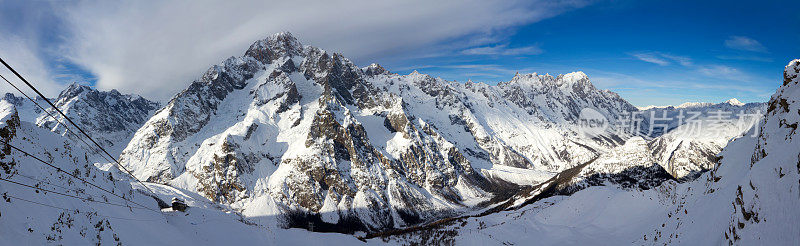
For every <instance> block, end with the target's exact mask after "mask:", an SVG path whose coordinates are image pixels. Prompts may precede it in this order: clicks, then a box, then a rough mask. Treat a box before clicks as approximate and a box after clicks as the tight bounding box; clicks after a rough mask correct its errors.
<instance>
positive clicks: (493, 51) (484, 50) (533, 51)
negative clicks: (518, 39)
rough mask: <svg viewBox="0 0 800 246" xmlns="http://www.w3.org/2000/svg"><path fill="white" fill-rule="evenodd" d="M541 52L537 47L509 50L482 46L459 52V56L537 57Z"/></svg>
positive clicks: (503, 47) (502, 46) (506, 46)
mask: <svg viewBox="0 0 800 246" xmlns="http://www.w3.org/2000/svg"><path fill="white" fill-rule="evenodd" d="M542 52H544V51H543V50H542V49H541V48H539V46H537V45H532V46H525V47H517V48H509V47H508V45H495V46H484V47H475V48H470V49H466V50H463V51H461V54H465V55H506V56H518V55H538V54H541V53H542Z"/></svg>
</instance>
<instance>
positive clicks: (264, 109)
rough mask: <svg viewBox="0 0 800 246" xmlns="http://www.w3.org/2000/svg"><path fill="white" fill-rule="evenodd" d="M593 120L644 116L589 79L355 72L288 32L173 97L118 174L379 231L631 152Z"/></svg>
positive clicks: (303, 218)
mask: <svg viewBox="0 0 800 246" xmlns="http://www.w3.org/2000/svg"><path fill="white" fill-rule="evenodd" d="M583 108H592V109H595V110H597V111H598V112H600V113H601V114H603V115H604V116H606V117H607V118H608V119H617V118H619V115H622V114H624V113H626V112H629V111H634V110H636V109H635V108H634V107H633V106H632V105H630V104H629V103H627V102H626V101H625V100H623V99H622V98H620V97H619V96H618V95H617V94H615V93H613V92H609V91H605V90H598V89H596V88H595V87H594V86H593V85H592V84H591V83H590V82H589V79H588V78H587V76H586V75H585V74H583V73H581V72H576V73H570V74H566V75H559V76H555V77H554V76H550V75H537V74H527V75H518V76H515V77H514V79H512V80H511V81H509V82H504V83H500V84H498V85H496V86H490V85H487V84H483V83H471V82H468V83H457V82H451V81H445V80H442V79H439V78H433V77H430V76H428V75H423V74H420V73H417V72H414V73H411V74H408V75H398V74H393V73H390V72H388V71H386V70H385V69H383V68H382V67H380V66H379V65H376V64H373V65H371V66H368V67H365V68H359V67H357V66H355V65H354V64H353V63H352V62H350V61H349V60H347V59H346V58H344V57H343V56H342V55H340V54H335V53H333V54H332V53H328V52H326V51H324V50H321V49H319V48H316V47H311V46H303V45H302V44H300V43H299V42H298V41H297V39H296V38H294V37H293V36H292V35H291V34H289V33H280V34H276V35H273V36H270V37H269V38H267V39H264V40H260V41H257V42H255V43H254V44H253V45H252V46H250V48H249V49H248V50H247V51H246V52H245V54H244V55H243V56H241V57H231V58H229V59H227V60H226V61H224V62H223V63H221V64H219V65H216V66H214V67H212V68H210V69H209V70H208V71H207V72H206V73H205V74H204V75H203V76H202V77H201V78H200V79H198V80H197V81H195V82H194V83H192V85H191V86H189V88H188V89H186V90H184V91H182V92H180V93H179V94H177V95H176V96H175V97H174V98H172V99H171V100H170V101H169V103H168V104H167V105H166V106H165V107H164V108H162V109H160V110H159V111H158V112H156V113H155V115H154V116H153V117H152V118H150V119H149V120H148V121H147V122H146V123H145V124H144V125H143V126H142V127H141V128H140V129H139V130H138V131H137V132H136V134H135V135H134V137H133V138H132V141H131V142H130V144H129V145H128V146H127V147H126V148H125V150H124V151H123V153H122V156H121V161H122V163H123V164H125V165H127V166H128V167H129V168H130V169H131V170H134V172H135V174H136V176H138V177H139V178H141V179H143V180H148V181H153V182H159V183H164V184H169V185H171V186H174V187H179V188H183V189H187V190H191V191H196V192H199V193H200V194H203V195H204V196H205V197H207V198H209V199H211V200H213V201H217V202H221V203H225V204H231V205H232V206H233V207H235V208H237V209H241V210H242V211H244V213H245V214H247V213H255V214H259V213H263V211H262V210H266V211H280V213H282V214H291V215H293V216H294V217H292V219H290V220H291V221H296V222H298V223H301V225H302V226H307V225H306V224H307V223H309V222H308V221H311V222H313V223H317V225H316V227H317V228H322V227H325V226H328V227H329V228H332V229H336V230H351V229H356V230H367V231H373V230H377V229H382V228H396V227H403V226H406V225H409V224H414V223H418V222H420V221H426V220H429V219H433V218H438V217H442V216H447V215H448V214H454V213H459V212H461V211H465V210H471V209H473V208H474V207H476V205H479V204H486V202H489V201H490V200H491V199H493V198H495V199H497V198H499V197H500V196H508V195H509V194H508V192H509V191H513V190H515V189H516V188H515V187H518V186H519V185H533V184H536V183H538V182H541V181H544V180H546V179H548V178H550V177H551V176H552V175H553V173H554V172H558V171H561V170H565V169H567V168H570V167H572V166H575V165H577V164H580V163H583V162H585V161H588V160H589V159H591V158H592V157H594V156H595V155H596V152H597V149H603V148H609V147H613V146H616V145H619V144H622V143H624V138H627V137H625V136H619V135H616V134H614V133H612V131H609V132H608V133H606V134H602V135H600V136H598V137H594V138H589V137H584V136H583V135H582V134H580V133H579V132H577V131H576V127H574V126H575V124H576V122H577V120H578V117H579V114H580V111H581V109H583ZM265 207H268V208H265ZM478 207H480V206H478ZM295 217H296V218H295ZM331 225H347V226H337V227H334V226H331ZM342 228H346V229H342Z"/></svg>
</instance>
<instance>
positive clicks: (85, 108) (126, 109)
mask: <svg viewBox="0 0 800 246" xmlns="http://www.w3.org/2000/svg"><path fill="white" fill-rule="evenodd" d="M3 100H4V101H6V102H8V103H11V104H13V105H14V106H15V108H17V109H19V110H18V112H21V113H20V118H21V120H22V121H27V122H31V123H35V124H36V125H38V126H40V127H44V128H47V129H50V130H51V131H53V132H56V133H58V134H61V135H62V136H66V137H69V138H71V139H73V140H77V139H76V138H75V136H74V135H73V134H70V133H69V132H67V131H66V129H64V124H67V125H69V122H67V121H66V120H65V119H63V117H62V116H61V115H60V114H59V113H58V112H56V111H55V110H52V109H49V108H50V107H49V105H48V104H47V102H45V101H44V100H43V99H41V98H35V99H34V100H36V101H37V103H38V104H39V105H41V106H42V107H44V108H45V109H48V110H49V114H51V115H52V116H55V118H56V119H53V118H52V117H50V116H48V113H46V112H42V110H41V109H40V108H39V107H37V106H36V105H35V104H34V103H32V102H31V101H29V100H28V99H27V98H24V97H18V96H15V95H13V94H10V93H8V94H6V95H5V97H4V98H3ZM51 101H52V102H53V103H54V104H55V105H56V107H58V108H59V109H60V110H61V111H62V112H64V113H65V114H66V115H67V117H69V118H70V119H72V120H73V121H75V123H76V124H78V125H79V126H80V127H81V128H82V129H84V130H85V131H87V132H89V133H91V135H92V138H93V139H94V140H95V141H97V142H98V144H100V145H101V146H103V147H104V148H105V149H106V150H107V151H108V152H109V153H110V154H112V155H114V156H115V157H116V156H118V155H119V154H120V153H121V152H122V149H123V148H124V147H125V146H126V145H127V144H128V142H129V141H130V139H131V137H132V136H133V133H134V132H135V131H136V130H137V129H139V127H141V126H142V124H144V122H145V121H146V120H147V119H149V118H150V116H151V115H152V114H153V112H155V110H156V109H158V108H160V105H159V103H157V102H153V101H149V100H147V99H145V98H143V97H141V96H138V95H126V94H122V93H119V92H118V91H117V90H111V91H98V90H96V89H93V88H91V87H89V86H85V85H80V84H77V83H73V84H71V85H69V86H68V87H67V88H66V89H64V91H62V92H61V93H59V95H58V97H56V98H54V99H51ZM74 131H75V134H80V132H78V131H77V130H74ZM89 144H91V143H89ZM84 147H85V146H84ZM97 151H98V150H97V149H94V147H92V150H91V153H93V156H94V157H97V158H92V159H96V160H95V161H107V160H106V159H104V158H100V157H99V156H98V154H99V153H96V152H97Z"/></svg>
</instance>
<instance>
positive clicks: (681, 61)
mask: <svg viewBox="0 0 800 246" xmlns="http://www.w3.org/2000/svg"><path fill="white" fill-rule="evenodd" d="M659 54H660V55H661V56H663V57H664V58H668V59H670V60H673V61H675V62H677V63H678V64H681V66H684V67H688V66H691V65H693V63H692V59H691V58H689V57H685V56H676V55H670V54H664V53H659Z"/></svg>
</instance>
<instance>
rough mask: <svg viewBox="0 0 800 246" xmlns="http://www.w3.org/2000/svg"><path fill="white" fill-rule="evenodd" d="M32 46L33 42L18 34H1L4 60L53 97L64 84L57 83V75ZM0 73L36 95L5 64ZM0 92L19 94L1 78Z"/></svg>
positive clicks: (0, 42)
mask: <svg viewBox="0 0 800 246" xmlns="http://www.w3.org/2000/svg"><path fill="white" fill-rule="evenodd" d="M32 46H33V44H32V43H30V42H28V41H26V40H25V39H22V38H20V37H17V36H10V35H9V36H0V50H2V53H0V56H2V58H3V60H5V61H6V62H7V63H8V64H9V65H10V66H11V67H12V68H14V70H16V71H17V72H18V73H20V75H22V76H23V77H25V79H26V80H28V82H30V83H31V84H32V85H33V86H35V87H36V88H37V89H38V90H39V91H41V92H42V93H43V94H44V95H45V96H47V97H53V96H56V95H58V93H59V92H60V90H61V89H62V87H63V86H62V85H60V84H58V83H56V79H55V77H54V76H53V74H52V73H51V72H50V70H49V69H48V67H47V65H46V64H45V62H44V61H43V59H41V58H40V56H39V54H37V53H36V52H35V50H36V49H35V47H32ZM0 74H2V75H3V77H5V78H6V79H8V80H9V81H11V82H12V83H14V85H16V86H17V87H18V88H20V89H22V90H23V91H24V92H25V93H26V94H28V95H29V96H35V95H36V94H35V93H34V92H33V91H31V90H30V89H27V86H25V85H24V84H23V82H22V81H21V80H19V79H18V78H17V76H15V75H14V74H13V73H12V72H11V71H10V70H8V69H7V68H6V67H5V66H2V65H0ZM0 92H2V93H6V92H12V93H15V94H18V93H17V91H16V90H15V89H14V88H13V87H11V86H10V85H8V84H7V83H6V81H3V80H0ZM18 96H21V95H18Z"/></svg>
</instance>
